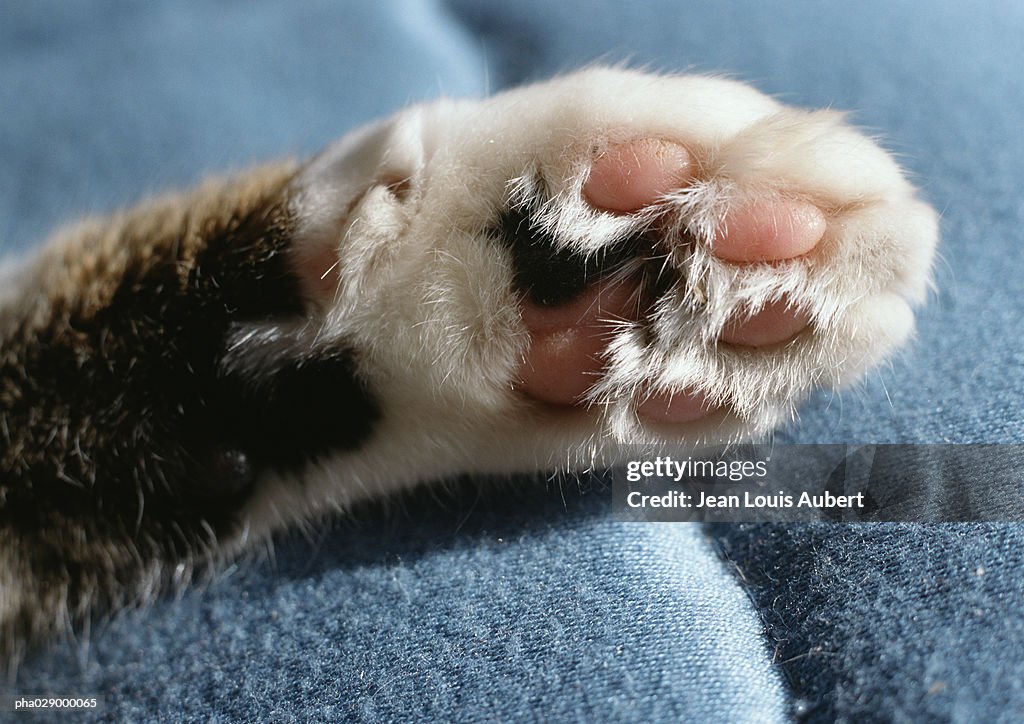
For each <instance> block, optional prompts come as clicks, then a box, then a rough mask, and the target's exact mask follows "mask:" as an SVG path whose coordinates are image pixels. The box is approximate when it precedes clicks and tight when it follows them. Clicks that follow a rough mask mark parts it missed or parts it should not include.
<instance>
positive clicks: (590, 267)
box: [495, 210, 651, 307]
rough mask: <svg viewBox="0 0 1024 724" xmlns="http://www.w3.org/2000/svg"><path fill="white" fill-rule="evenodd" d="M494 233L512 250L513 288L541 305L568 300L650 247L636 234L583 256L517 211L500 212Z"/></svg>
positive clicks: (527, 214)
mask: <svg viewBox="0 0 1024 724" xmlns="http://www.w3.org/2000/svg"><path fill="white" fill-rule="evenodd" d="M495 236H497V238H499V239H500V240H501V241H502V243H503V244H504V245H505V246H506V247H507V248H508V249H509V250H510V251H511V252H512V264H513V269H514V272H515V285H516V289H517V291H520V292H522V293H523V294H525V295H526V296H527V297H528V298H529V300H530V301H531V302H533V303H534V304H537V305H539V306H542V307H557V306H559V305H562V304H566V303H568V302H571V301H572V300H573V299H574V298H576V297H577V296H579V295H580V294H582V293H583V291H584V290H585V289H586V288H587V287H589V286H590V285H591V284H593V283H594V282H596V281H598V280H600V279H602V278H604V277H606V276H609V275H610V274H613V273H614V272H615V271H617V270H619V269H621V268H622V267H623V266H624V265H625V264H626V263H627V262H629V261H630V260H632V259H634V258H636V257H637V256H639V255H640V254H642V253H644V252H645V251H646V250H649V249H650V248H651V243H650V242H648V241H647V240H646V239H645V237H643V236H636V237H631V238H628V239H624V240H622V241H620V242H618V243H616V244H613V245H610V246H608V247H606V248H604V249H601V250H599V251H597V252H595V253H594V254H592V255H590V256H585V255H583V254H580V253H579V252H575V251H571V250H569V249H565V248H564V247H560V246H559V245H558V244H556V242H555V239H554V238H553V237H552V236H551V235H550V234H548V233H547V232H545V231H544V230H542V229H541V228H539V227H538V226H537V224H535V223H534V221H533V219H532V218H531V217H530V214H529V213H528V212H526V211H521V210H510V211H506V212H505V213H504V214H502V216H501V218H500V219H499V221H498V223H497V225H496V227H495Z"/></svg>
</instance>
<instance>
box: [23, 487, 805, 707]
mask: <svg viewBox="0 0 1024 724" xmlns="http://www.w3.org/2000/svg"><path fill="white" fill-rule="evenodd" d="M435 495H439V497H440V502H438V500H437V499H436V498H435V497H434V496H435ZM608 500H609V499H608V496H607V495H606V494H605V492H604V491H601V490H591V491H587V492H585V493H583V494H581V493H580V491H579V490H578V489H576V488H571V489H566V490H565V491H560V490H558V489H556V488H554V487H552V486H548V485H544V484H537V483H536V482H533V481H529V480H523V481H521V482H520V483H518V484H517V485H515V486H512V487H508V486H506V487H505V489H504V490H502V489H489V490H487V492H486V493H481V492H480V491H479V489H478V487H477V485H476V484H473V485H467V486H463V487H462V488H461V490H460V491H459V492H458V493H457V494H454V495H453V494H444V493H441V494H435V493H433V492H430V493H423V494H420V495H417V496H413V497H412V498H410V499H407V500H405V501H403V503H402V509H401V510H399V511H398V512H397V513H395V512H393V513H391V514H388V513H386V512H381V511H379V510H376V509H374V510H369V511H366V510H364V511H363V512H357V513H356V514H354V515H353V516H351V517H350V518H349V519H348V520H346V521H345V522H344V523H342V524H340V525H338V526H336V527H335V529H334V530H332V531H329V532H328V531H323V532H321V533H318V534H317V536H316V540H315V541H314V542H310V541H307V540H303V539H301V538H292V539H288V540H284V541H281V542H279V544H278V545H277V546H276V547H275V551H274V554H273V558H272V562H263V563H249V564H246V565H240V566H238V567H237V568H235V569H233V570H232V571H230V572H229V573H227V574H226V575H224V576H223V577H222V578H221V580H220V581H218V582H217V583H215V584H214V585H212V586H210V587H209V589H208V590H206V591H203V592H195V591H194V592H191V593H188V594H186V595H185V596H184V597H183V598H182V599H181V600H179V601H177V602H175V603H167V604H161V605H159V606H157V607H156V608H155V609H154V610H148V611H145V612H144V613H143V614H142V615H132V616H129V617H127V618H122V619H120V620H117V621H115V622H114V623H112V624H111V625H109V626H108V627H105V628H104V630H102V631H101V632H98V633H95V634H94V636H93V642H92V647H91V649H90V651H89V652H88V657H87V662H86V663H85V664H84V665H80V664H79V663H77V662H76V658H75V655H74V654H73V652H72V651H70V650H68V649H65V650H63V651H58V652H55V653H53V654H51V655H49V656H46V657H42V658H39V659H36V660H34V661H32V662H31V663H30V664H29V665H28V667H27V668H26V670H25V672H24V676H23V679H24V680H25V681H26V682H34V683H31V684H30V683H26V684H24V685H23V687H24V688H25V689H29V688H33V686H34V687H35V688H38V687H40V686H45V687H46V688H48V689H50V690H53V691H64V692H68V691H74V692H93V693H96V692H99V693H102V694H104V695H105V696H106V697H107V707H106V709H105V711H104V716H106V717H110V718H112V719H114V720H127V721H139V720H144V719H147V718H151V717H154V716H160V717H167V718H168V719H172V720H173V719H175V718H176V717H178V716H184V717H186V718H196V719H202V718H204V717H206V716H208V715H211V714H215V715H216V716H217V718H218V719H220V720H223V721H239V720H241V721H251V720H255V719H274V720H278V719H283V720H304V719H306V718H309V717H312V718H314V719H323V720H341V719H345V720H348V719H358V720H364V721H395V720H398V721H407V720H431V719H438V720H448V719H451V718H459V719H474V720H478V719H479V720H528V719H531V718H533V717H537V718H540V719H545V720H555V721H564V720H581V721H582V720H590V719H592V718H593V717H598V716H599V717H600V718H601V719H603V720H610V721H631V720H643V721H678V720H681V719H684V718H685V719H692V720H698V721H722V722H735V721H783V720H784V719H785V711H786V706H787V703H786V698H785V695H784V693H783V691H782V688H781V686H780V679H779V678H778V673H777V672H776V671H775V670H774V669H772V667H771V666H770V664H769V661H768V657H767V649H766V647H765V643H764V641H763V639H762V637H761V626H760V623H759V621H758V620H757V617H756V615H755V614H754V612H753V610H752V608H751V606H750V602H749V600H748V599H747V597H746V595H745V594H744V592H743V591H742V590H741V589H740V587H739V586H737V585H735V583H734V580H733V578H732V576H731V572H730V571H729V570H727V568H726V566H725V564H724V563H723V562H722V561H721V560H719V558H718V557H716V555H715V554H714V551H713V549H712V548H711V546H710V544H709V542H708V541H707V539H706V537H705V536H704V535H703V533H702V530H701V529H700V528H699V527H698V526H696V525H681V526H673V525H643V524H641V525H631V524H624V523H616V522H615V521H614V520H612V519H611V517H610V515H609V506H608Z"/></svg>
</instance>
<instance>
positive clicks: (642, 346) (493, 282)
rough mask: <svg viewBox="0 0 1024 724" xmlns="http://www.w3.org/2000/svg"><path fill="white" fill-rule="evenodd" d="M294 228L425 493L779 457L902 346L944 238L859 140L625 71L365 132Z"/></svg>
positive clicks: (718, 82) (316, 174)
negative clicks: (822, 399) (645, 447)
mask: <svg viewBox="0 0 1024 724" xmlns="http://www.w3.org/2000/svg"><path fill="white" fill-rule="evenodd" d="M293 210H294V214H295V218H296V219H297V220H298V230H299V231H298V233H297V235H296V242H295V243H294V248H293V250H292V255H293V261H294V267H295V269H296V270H297V272H298V274H299V276H300V278H301V279H302V280H303V286H304V289H305V290H306V293H307V296H308V298H309V300H310V304H311V307H312V308H314V309H315V310H318V311H317V312H316V314H318V315H319V317H318V319H319V322H318V323H317V324H316V325H314V327H315V335H313V337H311V339H313V340H314V342H313V343H312V344H313V345H314V346H316V347H318V348H320V349H324V350H327V349H329V348H330V345H332V344H335V343H338V342H344V344H346V345H347V346H348V347H349V348H351V349H354V350H356V351H357V355H356V356H357V358H358V363H357V367H358V370H359V373H360V375H361V376H362V378H363V379H364V380H365V381H366V384H367V387H368V389H370V390H371V391H372V393H373V395H374V396H375V398H376V399H377V401H378V402H379V403H380V409H381V410H382V411H383V415H382V418H381V421H380V423H379V424H380V425H381V426H382V427H383V428H384V429H385V430H386V431H387V432H386V433H385V436H384V437H380V436H378V438H377V439H378V440H390V441H391V442H392V444H390V446H389V445H383V447H381V450H382V451H383V450H385V449H387V450H390V452H389V453H384V452H382V453H381V454H382V455H384V454H387V455H390V456H392V457H393V456H394V451H395V450H397V449H399V447H398V446H397V445H396V444H394V441H395V440H398V439H399V438H401V439H403V440H404V441H405V442H403V443H402V446H401V449H402V450H409V449H414V450H420V451H429V452H423V455H422V459H421V462H422V465H423V466H424V467H426V468H428V469H429V472H428V473H427V474H426V476H429V475H430V474H437V473H438V472H439V471H443V470H447V469H449V468H457V469H459V470H461V471H467V470H468V471H473V470H481V471H501V470H504V469H521V468H534V467H542V466H545V465H548V464H551V461H559V460H560V461H562V462H565V461H567V460H569V461H571V460H573V459H576V458H574V457H573V454H570V455H569V456H568V458H567V457H566V452H565V451H566V449H570V448H575V449H577V450H584V449H586V450H587V451H588V452H587V453H586V454H587V455H589V456H590V457H589V460H591V461H593V460H594V459H596V458H600V457H601V456H600V455H596V456H595V454H594V450H595V449H601V450H611V449H615V448H616V446H620V445H624V444H632V443H637V442H641V443H643V442H651V441H655V442H656V441H665V440H670V441H682V442H686V443H694V444H698V443H703V442H721V441H727V440H738V439H745V438H750V437H753V436H758V435H762V434H764V433H766V432H768V431H770V430H772V429H773V428H775V427H777V426H778V425H779V424H781V423H782V422H784V421H786V420H788V419H790V418H791V417H792V416H793V415H794V414H795V409H796V406H797V405H798V404H799V403H800V402H801V401H802V400H804V399H805V398H806V397H807V396H808V395H809V394H810V392H811V391H812V390H814V389H815V388H817V387H821V386H825V387H839V386H842V385H844V384H846V383H849V382H851V381H854V380H857V379H859V378H860V377H861V376H862V375H863V374H864V373H865V372H866V371H867V370H868V369H870V368H871V367H872V366H874V365H876V364H877V363H878V362H879V361H881V360H882V359H884V358H885V357H886V356H887V355H889V354H890V353H891V352H892V351H893V350H894V349H895V348H896V347H897V346H899V345H900V344H901V343H902V342H904V341H905V340H906V339H907V338H908V336H909V335H910V333H911V331H912V327H913V313H912V308H913V306H914V305H915V304H918V303H919V302H921V301H922V299H923V297H924V295H925V293H926V291H927V287H928V280H929V273H930V266H931V260H932V255H933V252H934V248H935V245H936V242H937V237H938V228H937V217H936V214H935V213H934V211H933V210H932V209H931V208H930V207H929V206H927V205H926V204H925V203H923V202H921V201H920V200H918V199H917V197H916V192H915V189H914V188H913V187H912V186H911V185H910V184H909V183H908V182H907V181H906V179H905V178H904V176H903V174H902V172H901V171H900V169H899V168H898V166H897V165H896V164H895V163H894V161H893V160H892V159H891V157H890V156H889V155H888V154H886V153H885V152H884V151H883V150H882V149H881V148H880V147H879V146H878V145H877V144H875V143H874V142H873V141H871V140H870V139H869V138H867V137H865V136H864V135H862V134H861V133H859V132H858V131H856V130H854V129H853V128H851V127H850V126H849V125H847V124H846V123H845V121H844V119H843V116H842V115H841V114H839V113H836V112H833V111H805V110H798V109H793V108H788V107H785V106H783V105H781V104H779V103H777V102H775V101H774V100H772V99H770V98H768V97H767V96H764V95H763V94H761V93H759V92H757V91H755V90H753V89H752V88H750V87H748V86H745V85H743V84H740V83H736V82H733V81H727V80H722V79H715V78H703V77H689V76H684V77H662V76H653V75H646V74H641V73H634V72H629V71H622V70H608V69H595V70H589V71H585V72H582V73H578V74H575V75H572V76H567V77H564V78H560V79H557V80H554V81H550V82H548V83H543V84H539V85H535V86H529V87H526V88H521V89H516V90H513V91H510V92H507V93H504V94H501V95H499V96H496V97H494V98H491V99H488V100H485V101H481V102H464V101H458V102H457V101H443V102H439V103H436V104H432V105H428V106H422V107H417V108H413V109H410V110H408V111H405V112H403V113H402V114H399V115H398V116H396V117H395V118H393V119H390V120H388V121H386V122H383V123H381V124H378V125H376V126H373V127H370V128H368V129H364V130H362V131H360V132H357V133H356V134H354V135H353V136H351V137H349V138H347V139H345V140H343V141H342V142H340V143H339V144H338V145H337V146H335V147H334V148H332V149H329V150H328V151H327V152H326V153H325V154H324V155H323V156H321V157H320V158H319V159H317V160H315V161H314V162H313V163H312V164H310V165H309V166H308V167H307V169H306V170H305V171H304V172H303V174H302V175H301V176H300V179H299V182H298V183H297V185H296V191H295V196H294V200H293ZM595 441H600V442H597V443H595ZM428 457H429V458H430V460H431V461H433V463H434V464H428V463H427V462H426V460H427V458H428ZM584 457H585V456H584V454H583V453H580V457H579V458H578V459H580V460H583V458H584ZM612 457H613V458H614V454H613V455H612ZM470 458H474V459H476V460H479V461H482V462H480V463H479V464H478V465H474V464H473V463H469V464H467V463H466V460H468V459H470ZM441 460H445V462H439V461H441ZM371 470H372V465H370V464H367V465H364V466H362V467H361V468H360V471H361V474H362V475H363V476H364V477H365V476H366V475H370V474H371Z"/></svg>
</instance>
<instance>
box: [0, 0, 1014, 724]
mask: <svg viewBox="0 0 1024 724" xmlns="http://www.w3.org/2000/svg"><path fill="white" fill-rule="evenodd" d="M1022 36H1024V6H1021V5H1020V4H1019V3H1016V2H1012V1H1011V0H1004V1H1003V2H995V3H990V4H988V5H987V6H986V8H985V9H983V10H982V9H977V8H971V7H967V6H962V5H961V4H958V3H954V2H951V1H950V0H942V1H941V2H934V3H929V4H928V5H927V9H925V7H924V6H922V4H921V3H918V2H913V1H911V0H903V1H902V2H881V1H880V0H867V1H866V2H860V3H847V4H838V3H819V2H810V1H806V2H804V1H799V0H796V1H794V2H788V3H781V4H780V3H762V2H757V1H756V0H730V1H727V2H718V3H697V2H672V1H671V0H657V1H655V2H650V3H628V4H627V3H620V2H582V0H578V1H573V2H563V3H552V2H550V1H549V0H546V1H544V2H541V1H540V0H515V2H508V1H507V0H506V1H505V2H500V3H499V2H492V1H490V0H487V1H483V2H474V1H471V0H451V1H450V2H440V1H437V2H428V1H426V0H424V1H422V2H420V1H416V0H408V1H403V2H393V3H388V4H382V5H381V6H378V7H372V8H371V6H370V4H368V3H360V2H343V3H338V2H296V3H290V4H288V5H287V6H285V5H283V4H274V3H269V2H241V1H238V2H222V3H218V4H206V3H185V2H170V1H169V0H168V1H165V2H149V3H145V4H134V5H133V4H128V3H121V2H92V3H89V4H81V5H78V4H73V3H64V2H57V1H56V0H53V1H51V2H41V1H40V2H33V3H18V2H14V1H13V0H11V1H9V2H4V3H0V109H2V113H0V240H2V241H0V244H2V246H0V251H6V252H8V253H14V252H17V251H18V250H19V249H22V248H26V247H29V246H31V245H32V244H33V243H34V242H35V241H36V240H37V239H39V238H40V237H42V236H43V235H44V234H45V233H46V232H47V230H48V229H50V228H51V227H52V226H54V225H55V224H57V223H59V222H61V221H63V220H67V219H69V218H72V217H74V216H76V215H78V214H81V213H83V212H88V211H105V210H109V209H113V208H116V207H117V206H120V205H124V204H126V203H129V202H131V201H133V200H136V199H138V198H140V197H142V196H144V195H146V194H148V193H150V192H153V191H156V190H160V189H163V188H167V187H170V186H177V185H181V184H183V183H187V182H190V181H193V180H195V179H198V178H199V177H201V176H202V175H203V173H204V172H206V171H209V170H214V169H221V168H224V167H241V166H244V165H245V164H248V163H250V162H252V161H255V160H259V159H264V158H269V157H274V156H279V155H282V154H295V155H304V154H307V153H310V152H312V151H314V150H315V149H316V148H318V147H319V146H321V145H322V144H323V143H325V142H327V141H328V140H330V139H331V138H333V137H335V136H337V135H340V134H341V133H343V132H344V131H345V130H346V129H348V128H350V127H352V126H353V125H356V124H358V123H360V122H362V121H365V120H368V119H370V118H373V117H376V116H379V115H382V114H385V113H388V112H389V111H391V110H393V109H395V108H397V107H400V106H402V105H404V104H406V103H408V102H411V101H415V100H418V99H424V98H430V97H434V96H436V95H439V94H442V93H445V94H449V95H479V94H481V93H484V92H486V91H488V90H491V91H493V90H498V89H500V88H502V87H505V86H507V85H509V84H511V83H515V82H519V81H522V80H529V79H533V78H540V77H544V76H546V75H549V74H551V73H554V72H557V71H562V70H569V69H572V68H575V67H578V66H579V65H581V64H584V63H587V62H591V61H594V60H604V61H624V60H628V61H629V62H631V63H632V64H636V65H646V66H648V67H652V68H654V69H659V70H674V71H675V70H692V71H715V72H726V73H729V74H730V75H733V76H735V77H738V78H741V79H743V80H748V81H751V82H753V83H754V84H755V85H757V86H758V87H760V88H762V89H763V90H766V91H768V92H771V93H775V94H778V95H779V96H780V97H781V98H782V99H784V100H786V101H789V102H792V103H796V104H801V105H812V106H822V105H829V106H834V107H838V108H848V109H854V111H855V112H854V114H853V119H854V120H855V121H856V122H858V123H859V124H861V125H863V126H866V127H867V128H869V129H871V130H872V131H876V132H877V133H878V134H879V135H881V136H882V137H883V139H884V141H885V143H886V144H887V145H888V146H889V147H890V148H892V149H893V150H894V151H896V152H897V153H899V154H901V156H902V157H903V159H904V162H905V164H906V165H907V167H908V168H909V169H910V170H911V171H912V172H913V173H914V174H915V176H916V178H917V179H918V182H919V184H920V185H921V186H922V187H923V189H924V193H925V195H926V196H927V197H928V198H929V199H930V200H931V201H932V202H933V203H934V204H935V205H936V206H937V207H938V208H940V209H941V210H942V211H943V214H944V219H943V236H944V242H943V245H942V247H941V249H940V251H941V254H942V261H941V262H940V265H939V269H938V279H937V292H936V293H935V294H934V296H933V298H932V299H931V301H930V303H929V306H928V307H927V309H926V310H925V311H924V312H923V313H922V315H921V317H920V324H919V334H918V338H917V340H916V342H915V343H914V344H913V345H912V347H911V348H910V349H909V350H908V351H907V352H906V353H904V354H903V355H901V357H900V358H898V359H897V360H896V361H895V362H894V363H893V364H892V366H891V367H889V368H886V369H883V370H881V371H880V372H878V373H877V374H875V375H873V376H872V377H871V378H870V379H869V380H868V381H867V382H866V383H865V384H864V385H863V386H862V387H861V388H859V389H858V390H854V391H850V392H847V393H844V394H843V395H841V396H835V395H832V394H821V395H819V396H818V397H817V398H816V399H814V400H812V401H811V403H810V404H808V405H807V406H806V407H805V408H804V409H803V410H802V413H801V419H800V420H799V422H798V424H796V425H794V426H793V427H792V428H791V429H789V430H786V431H784V432H783V433H781V434H780V439H783V440H793V441H805V442H809V441H836V442H869V441H878V442H947V441H948V442H969V441H977V442H1012V441H1016V442H1020V441H1021V440H1022V438H1024V415H1022V414H1021V412H1020V410H1021V407H1022V402H1024V382H1022V379H1024V377H1022V375H1021V372H1020V370H1021V367H1022V363H1024V344H1022V343H1021V341H1020V340H1021V338H1022V337H1024V334H1022V333H1024V322H1022V318H1021V315H1020V313H1019V309H1020V304H1021V300H1022V299H1024V294H1022V292H1024V274H1021V273H1020V270H1021V261H1022V255H1024V245H1022V244H1021V243H1020V242H1021V240H1020V234H1021V232H1020V229H1022V228H1024V223H1022V222H1024V219H1022V216H1024V203H1022V201H1021V193H1020V189H1021V188H1024V171H1022V169H1024V144H1022V143H1021V141H1020V135H1021V134H1020V130H1019V119H1020V118H1021V117H1024V113H1022V111H1024V74H1022V73H1021V68H1022V66H1024V45H1022V44H1021V43H1020V37H1022ZM476 487H477V486H468V487H464V488H462V489H460V490H461V494H453V495H450V496H446V497H444V498H443V501H444V503H443V504H438V503H436V502H433V499H432V497H431V496H429V495H417V496H412V497H410V498H409V499H407V500H404V501H402V502H401V504H400V505H399V511H398V512H394V511H392V512H390V513H389V512H387V511H384V510H380V509H367V510H365V511H363V512H362V514H361V516H360V522H358V523H352V522H348V521H346V522H341V523H339V524H338V525H337V526H336V528H334V529H332V530H325V531H322V532H320V533H318V534H317V536H316V538H315V540H314V541H307V540H305V539H303V538H299V537H294V538H286V539H283V540H281V541H280V542H279V544H278V545H277V547H276V563H272V562H269V561H255V562H249V563H247V564H244V565H240V566H238V567H237V568H235V569H233V570H232V571H229V572H227V573H226V574H225V575H224V576H223V577H222V579H221V580H219V581H217V582H215V583H213V584H212V585H210V586H208V587H207V588H206V589H205V590H202V591H192V592H189V593H187V594H185V595H184V596H183V597H182V598H181V600H178V601H166V602H163V603H161V604H159V605H157V606H156V607H155V608H154V609H152V610H149V611H146V612H145V613H144V614H142V615H130V616H127V617H123V618H121V619H118V620H117V621H115V622H114V623H112V624H110V625H109V626H106V627H104V628H103V630H102V631H94V632H92V635H91V637H90V645H89V647H88V648H87V649H78V650H74V649H72V648H71V647H63V648H58V649H55V650H53V651H50V652H44V653H41V654H39V655H37V656H35V657H34V658H33V659H31V660H30V661H29V662H27V664H26V665H25V667H24V668H23V670H22V672H21V675H20V678H19V681H18V682H17V683H16V684H15V685H13V688H11V689H9V690H10V691H17V692H25V693H29V692H31V693H36V692H41V691H50V692H55V693H83V694H84V693H96V694H102V695H105V696H106V697H107V708H106V710H105V715H106V716H107V717H109V718H111V719H123V718H128V719H132V720H145V719H151V718H156V717H158V716H164V717H166V718H176V716H177V714H178V713H180V712H184V713H185V714H186V716H187V718H192V719H205V718H207V717H213V718H214V719H218V720H224V721H227V720H232V719H236V718H246V719H248V718H260V717H264V718H275V719H277V718H280V719H286V720H287V719H307V718H313V719H335V718H338V717H344V718H352V719H364V720H379V719H402V718H428V717H433V718H455V717H457V718H463V719H473V718H501V717H514V716H516V715H517V714H518V715H525V714H526V713H527V712H530V711H534V712H536V713H537V715H538V716H548V717H551V718H555V719H591V718H595V717H599V718H604V719H618V720H630V719H647V718H650V719H661V720H676V719H679V718H682V717H684V716H685V718H688V719H693V720H703V719H705V718H706V719H709V720H715V719H717V720H722V721H726V720H732V721H736V720H751V721H754V720H761V721H772V720H779V719H785V718H790V717H793V716H801V717H808V718H810V719H815V720H832V719H837V718H839V719H858V720H859V719H903V720H912V719H917V718H924V717H927V718H941V719H951V720H959V721H972V720H976V719H985V718H1002V719H1004V720H1007V721H1010V720H1014V719H1017V718H1019V717H1020V716H1021V715H1022V714H1024V689H1022V687H1021V685H1020V682H1021V681H1024V676H1022V674H1024V633H1022V632H1024V607H1022V606H1021V600H1022V598H1021V593H1022V588H1024V565H1022V563H1024V561H1022V558H1024V555H1022V550H1024V548H1022V543H1024V541H1022V540H1021V538H1022V533H1021V529H1020V528H1019V527H1018V526H985V527H982V526H874V527H866V526H865V527H841V526H818V527H815V526H777V527H767V526H721V527H716V528H712V529H710V530H703V529H700V528H697V527H694V526H690V525H675V526H671V525H669V526H647V525H638V524H634V525H624V524H617V523H615V522H614V521H613V520H612V519H611V518H610V516H609V513H608V504H607V495H606V494H604V493H603V492H602V491H601V489H600V488H599V487H595V486H594V485H587V486H584V487H585V489H587V490H588V492H587V493H586V494H582V495H581V494H579V493H578V492H577V490H576V488H575V486H574V485H568V486H566V487H565V489H564V490H561V491H558V490H549V489H548V488H547V487H545V486H540V487H538V486H536V485H531V484H530V483H528V482H527V481H524V482H523V484H522V486H521V487H520V488H518V489H517V490H518V491H519V492H515V491H509V490H501V491H495V490H492V489H490V488H484V489H482V490H481V491H480V492H479V493H474V494H471V493H470V491H472V490H475V489H476Z"/></svg>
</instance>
